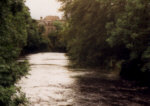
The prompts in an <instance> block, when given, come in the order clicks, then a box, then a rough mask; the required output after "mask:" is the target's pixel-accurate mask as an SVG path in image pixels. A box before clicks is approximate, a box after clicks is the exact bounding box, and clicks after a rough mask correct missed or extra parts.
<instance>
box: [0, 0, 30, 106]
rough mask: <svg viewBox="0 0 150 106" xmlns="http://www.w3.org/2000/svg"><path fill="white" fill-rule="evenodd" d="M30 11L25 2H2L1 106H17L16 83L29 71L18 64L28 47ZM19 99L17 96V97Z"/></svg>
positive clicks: (0, 33) (0, 25)
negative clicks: (26, 46)
mask: <svg viewBox="0 0 150 106" xmlns="http://www.w3.org/2000/svg"><path fill="white" fill-rule="evenodd" d="M29 18H30V15H29V12H28V9H27V8H26V7H25V5H24V1H23V0H1V1H0V105H1V106H16V104H15V102H14V100H15V98H12V96H13V95H15V93H16V87H15V86H14V84H15V82H16V81H17V80H18V79H20V77H21V76H22V75H25V74H26V73H27V70H28V65H27V63H26V62H17V59H18V57H19V55H20V52H21V50H22V48H23V46H25V45H26V39H27V28H28V19H29ZM16 97H17V96H16Z"/></svg>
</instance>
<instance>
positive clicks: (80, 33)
mask: <svg viewBox="0 0 150 106" xmlns="http://www.w3.org/2000/svg"><path fill="white" fill-rule="evenodd" d="M59 1H61V2H62V3H63V6H62V9H61V10H63V11H64V12H65V15H64V16H65V18H66V20H67V24H66V27H65V31H64V35H65V41H67V49H68V55H69V57H70V59H71V60H72V61H73V63H74V64H75V65H78V66H86V67H103V68H108V67H109V68H110V67H111V68H113V67H116V64H118V63H121V75H122V76H125V77H129V76H130V75H131V77H132V78H134V77H136V76H138V78H139V77H141V78H143V77H142V75H147V76H150V75H148V73H150V49H149V48H150V1H149V0H59Z"/></svg>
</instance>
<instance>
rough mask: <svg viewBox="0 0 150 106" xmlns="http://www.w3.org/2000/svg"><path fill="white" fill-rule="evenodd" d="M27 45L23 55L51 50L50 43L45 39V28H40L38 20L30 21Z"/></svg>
mask: <svg viewBox="0 0 150 106" xmlns="http://www.w3.org/2000/svg"><path fill="white" fill-rule="evenodd" d="M27 31H28V39H27V45H26V46H25V47H24V50H23V53H32V52H40V51H49V50H50V45H51V44H50V41H49V39H48V38H47V37H44V35H43V33H44V32H45V28H44V26H38V23H37V21H36V20H31V19H30V20H29V27H28V30H27Z"/></svg>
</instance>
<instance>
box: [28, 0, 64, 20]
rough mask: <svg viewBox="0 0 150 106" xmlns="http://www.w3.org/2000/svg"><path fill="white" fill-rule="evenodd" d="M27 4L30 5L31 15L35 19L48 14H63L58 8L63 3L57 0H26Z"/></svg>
mask: <svg viewBox="0 0 150 106" xmlns="http://www.w3.org/2000/svg"><path fill="white" fill-rule="evenodd" d="M26 5H27V6H28V7H29V9H30V12H31V16H32V18H34V19H40V17H41V16H42V17H43V18H44V17H45V16H48V15H55V16H59V17H61V16H62V14H63V13H62V12H59V11H58V9H59V8H60V7H61V4H60V3H59V2H57V0H26Z"/></svg>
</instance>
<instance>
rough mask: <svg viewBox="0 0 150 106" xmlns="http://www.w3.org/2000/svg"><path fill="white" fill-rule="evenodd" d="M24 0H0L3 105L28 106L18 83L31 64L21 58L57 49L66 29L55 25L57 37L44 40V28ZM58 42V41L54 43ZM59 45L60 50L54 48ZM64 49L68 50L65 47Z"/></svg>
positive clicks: (0, 75)
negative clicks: (29, 54) (57, 43)
mask: <svg viewBox="0 0 150 106" xmlns="http://www.w3.org/2000/svg"><path fill="white" fill-rule="evenodd" d="M24 2H25V1H24V0H1V1H0V105H1V106H18V105H27V99H26V97H25V95H24V94H23V93H22V92H20V90H19V88H17V87H16V86H15V83H16V82H17V81H18V80H19V79H20V78H21V76H24V75H26V74H27V73H28V70H29V65H28V62H27V61H18V58H19V57H20V55H24V54H27V53H33V52H42V51H50V50H53V48H55V49H57V48H59V49H60V47H63V46H61V45H62V44H61V43H59V46H57V45H56V44H55V43H56V42H59V41H56V40H58V39H59V38H58V37H56V36H57V35H58V34H59V32H58V31H60V29H61V28H62V27H60V26H61V24H59V23H58V22H55V23H54V25H55V26H56V31H55V32H54V34H53V36H54V39H52V37H51V36H50V35H49V38H50V39H49V38H48V37H44V36H43V33H44V31H45V29H44V26H39V25H38V23H37V21H36V20H34V19H32V18H31V16H30V13H29V9H28V7H26V6H25V3H24ZM53 40H55V41H53ZM54 46H57V47H54ZM63 48H64V47H63Z"/></svg>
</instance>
